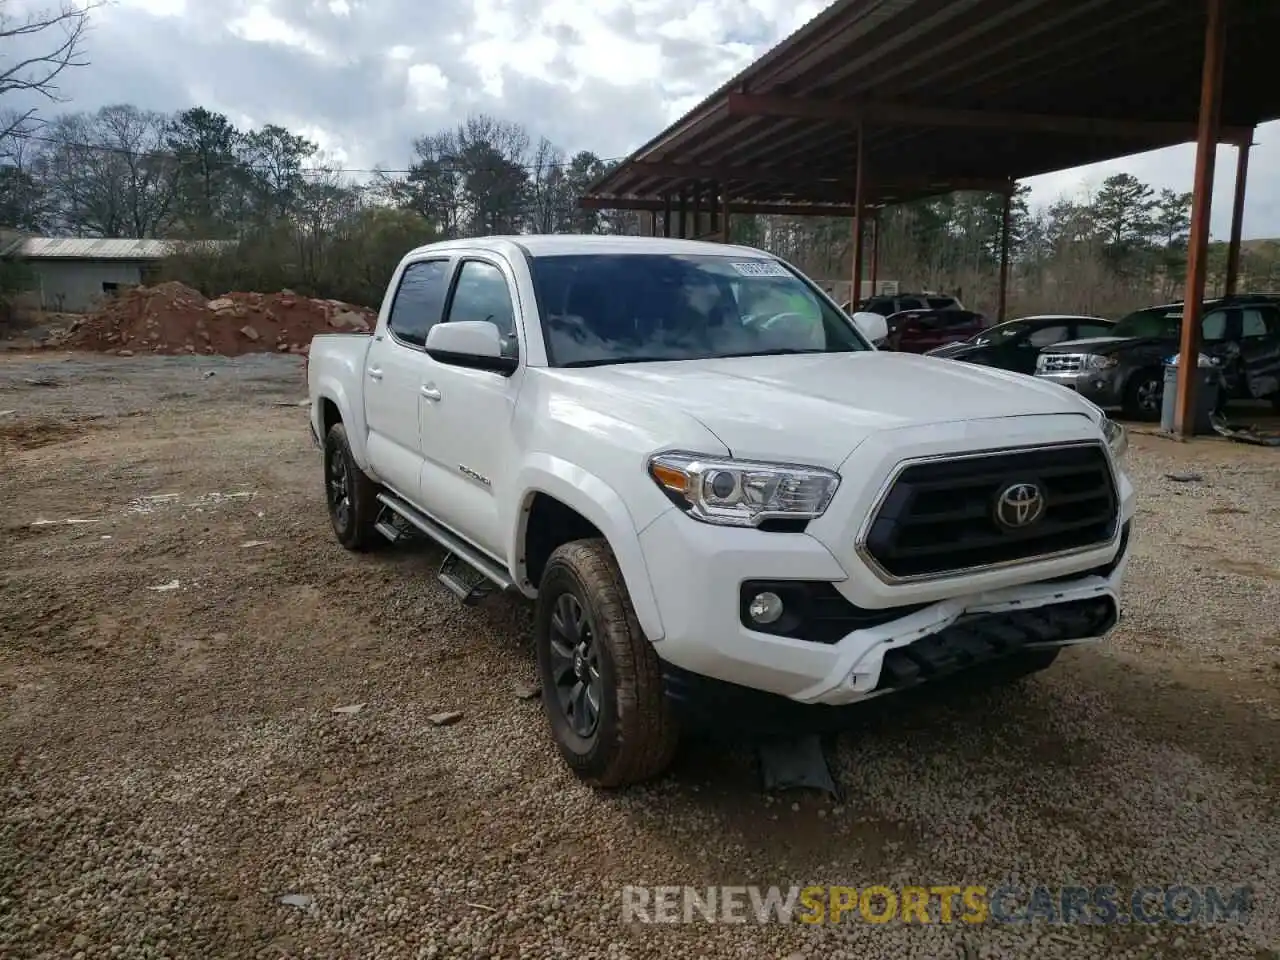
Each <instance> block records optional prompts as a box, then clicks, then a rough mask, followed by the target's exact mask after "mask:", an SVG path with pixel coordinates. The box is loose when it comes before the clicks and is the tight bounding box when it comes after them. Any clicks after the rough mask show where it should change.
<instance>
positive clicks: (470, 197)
mask: <svg viewBox="0 0 1280 960" xmlns="http://www.w3.org/2000/svg"><path fill="white" fill-rule="evenodd" d="M6 2H7V0H0V52H4V51H11V50H12V47H11V41H13V40H14V39H15V38H24V40H29V39H30V38H31V37H40V36H42V35H47V36H48V37H51V38H53V39H49V40H48V42H47V43H46V47H47V49H46V51H45V52H44V53H43V54H39V53H37V54H36V55H34V56H32V57H22V56H10V57H9V60H10V61H12V62H11V64H10V66H8V67H7V68H6V67H0V227H4V228H8V229H9V230H11V231H23V232H27V233H36V234H45V235H52V236H74V237H121V238H152V237H162V238H168V239H178V240H184V239H187V240H225V241H234V242H233V243H231V244H229V245H227V246H226V247H225V248H220V249H219V251H218V252H216V253H210V252H207V251H193V252H191V253H187V254H183V255H179V256H175V257H172V258H170V259H169V262H167V263H166V264H165V265H164V274H165V276H167V277H169V278H173V279H180V280H183V281H185V282H188V283H191V284H193V285H195V286H198V287H199V288H200V289H201V290H203V291H205V292H206V293H209V294H210V295H213V294H217V293H221V292H224V291H227V290H231V289H250V290H252V289H256V290H275V289H280V288H289V289H293V290H295V291H297V292H299V293H304V294H308V295H313V296H324V297H336V298H340V299H344V300H350V301H352V302H356V303H362V304H367V305H370V306H376V305H377V303H378V302H379V300H380V298H381V295H382V291H383V289H384V286H385V284H386V281H387V279H388V277H389V275H390V273H391V271H392V269H393V268H394V266H395V264H396V262H397V261H398V260H399V258H400V257H401V256H402V255H403V254H404V252H405V251H406V250H408V249H410V248H412V247H414V246H417V245H419V244H422V243H426V242H429V241H432V240H437V239H444V238H456V237H464V236H476V235H484V234H494V233H639V232H646V231H647V230H648V229H649V228H650V226H651V218H650V217H649V216H648V215H644V216H641V215H639V214H635V213H628V212H625V211H620V212H609V211H592V210H583V209H581V208H580V207H579V206H578V203H577V201H578V198H579V197H580V196H581V195H582V194H583V193H584V192H585V190H586V189H587V187H588V185H589V184H590V183H591V182H592V181H593V180H595V179H596V178H598V177H600V176H601V175H603V174H605V173H607V172H608V171H609V169H611V167H612V165H613V164H614V163H616V162H617V161H616V159H609V158H602V157H600V156H598V155H596V154H594V153H591V152H590V151H578V152H576V153H572V154H570V153H566V152H565V151H564V150H562V149H561V148H560V147H558V146H557V145H555V144H553V143H551V142H550V141H549V140H547V139H546V138H540V137H535V136H534V134H533V133H531V132H530V131H529V129H528V128H527V127H525V126H524V125H522V124H520V123H516V122H512V121H509V120H503V119H499V118H496V117H493V116H489V115H485V114H475V115H471V116H468V117H466V118H465V119H464V120H463V121H462V122H460V123H458V124H456V125H454V126H450V127H448V128H446V129H442V130H438V131H436V132H434V133H428V134H425V135H423V136H420V137H418V138H416V139H414V140H413V141H412V143H411V148H410V151H409V154H408V157H407V163H406V166H405V167H404V168H403V169H400V170H388V169H377V170H372V171H350V170H343V169H341V168H340V166H338V165H337V164H335V163H333V162H331V160H330V159H329V158H326V157H325V156H324V155H323V154H322V153H321V151H320V149H319V147H318V145H317V144H316V143H315V142H313V141H311V140H309V139H308V138H306V137H305V136H302V135H299V134H297V133H294V132H293V131H290V130H288V129H286V128H284V127H282V126H279V125H274V124H267V125H264V126H262V127H259V128H257V129H251V130H241V129H238V128H237V127H236V126H235V125H234V124H233V123H231V122H230V120H229V119H228V118H227V117H226V116H224V115H222V114H220V113H217V112H215V111H212V110H209V109H207V108H204V107H200V106H196V107H192V108H190V109H187V110H183V111H180V112H177V113H173V114H165V113H159V112H156V111H151V110H144V109H141V108H139V107H136V106H133V105H129V104H117V105H113V106H107V107H103V108H102V109H99V110H96V111H92V112H88V111H68V112H62V113H60V114H56V115H54V116H52V117H51V118H48V119H46V118H45V117H44V116H43V115H42V114H40V113H38V112H37V111H36V110H33V109H26V110H23V111H15V110H13V109H12V107H11V106H10V104H11V102H12V99H13V98H12V96H11V94H15V93H24V94H28V95H30V94H40V95H43V96H44V98H45V99H46V100H48V101H50V102H54V103H59V102H61V101H60V97H59V96H58V94H57V84H56V80H57V77H58V76H59V74H60V73H62V71H64V70H66V69H68V68H72V67H81V66H84V65H85V63H86V61H85V60H84V59H83V58H82V42H83V35H84V28H85V25H86V22H87V18H88V17H89V12H90V11H91V10H92V9H94V6H95V3H94V2H90V3H89V4H87V5H85V4H76V3H71V2H70V0H61V2H62V6H60V7H58V8H54V9H51V10H50V11H46V12H43V13H41V12H37V13H30V14H28V15H27V17H26V19H25V20H22V21H16V20H14V19H13V18H12V17H10V18H8V19H6V16H5V4H6ZM1028 201H1029V192H1028V190H1027V189H1026V188H1021V189H1019V190H1018V192H1017V193H1016V194H1015V196H1014V197H1013V202H1012V230H1011V235H1010V242H1009V246H1010V258H1011V285H1010V303H1009V307H1010V311H1011V312H1012V313H1014V314H1017V313H1030V312H1048V311H1080V312H1090V313H1099V314H1103V315H1114V314H1117V313H1121V312H1124V311H1126V310H1128V309H1130V308H1132V307H1135V306H1139V305H1142V304H1146V303H1150V302H1152V301H1153V299H1157V298H1159V299H1164V298H1170V297H1176V296H1180V295H1181V292H1182V291H1181V283H1182V275H1183V272H1184V268H1185V265H1186V247H1187V234H1188V230H1189V221H1190V209H1191V197H1190V194H1187V193H1178V192H1175V191H1171V190H1160V191H1157V190H1155V189H1154V188H1153V187H1151V186H1150V185H1148V184H1145V183H1143V182H1141V181H1140V180H1138V179H1137V178H1136V177H1134V176H1132V175H1131V174H1127V173H1122V174H1116V175H1114V176H1111V177H1109V178H1107V179H1106V180H1105V181H1104V182H1103V183H1102V185H1101V186H1100V188H1099V189H1097V191H1096V192H1095V193H1093V194H1092V195H1090V196H1086V197H1083V198H1077V199H1075V200H1068V199H1063V200H1060V201H1058V202H1057V203H1055V204H1053V205H1050V206H1048V207H1046V208H1038V209H1032V208H1031V206H1030V204H1029V202H1028ZM1002 219H1003V199H1002V198H1001V197H999V196H995V195H990V194H981V193H958V194H952V195H950V196H945V197H939V198H934V199H929V200H923V201H918V202H914V203H909V204H903V205H900V206H895V207H890V208H886V209H884V210H882V211H879V213H878V215H877V227H876V234H877V239H876V242H875V247H876V248H877V249H878V251H879V258H878V269H877V273H878V276H879V278H880V279H882V280H896V281H898V282H899V284H900V285H901V286H902V287H903V288H904V289H905V288H910V289H913V290H921V289H928V290H938V291H948V292H954V293H957V294H959V295H960V296H961V298H962V299H963V300H964V301H965V302H966V304H967V305H970V306H971V307H973V308H975V309H979V310H983V311H984V312H988V313H990V312H993V311H994V309H995V305H996V296H997V285H998V276H999V262H1000V251H1001V223H1002ZM850 226H851V225H850V221H849V220H847V219H839V218H787V217H763V216H745V215H735V216H734V218H733V220H732V223H731V228H730V229H731V238H732V239H733V240H735V241H737V242H740V243H746V244H750V245H752V246H757V247H762V248H764V249H767V250H771V251H773V252H774V253H777V254H778V255H780V256H783V257H785V258H787V259H789V260H791V261H792V262H794V263H796V264H797V265H798V266H800V267H801V268H803V269H805V270H806V271H807V272H808V273H810V275H812V276H814V277H816V278H818V279H821V280H823V281H825V282H827V285H828V286H831V287H835V289H836V290H840V288H841V285H842V282H843V289H844V291H845V292H847V289H848V285H847V281H848V278H849V276H850V273H851V272H852V271H851V266H852V250H853V244H852V233H851V229H850ZM871 247H872V244H871V243H869V242H868V243H867V244H866V249H867V251H868V254H869V251H870V249H871ZM1224 259H1225V253H1224V251H1223V250H1222V245H1221V244H1217V245H1214V247H1213V248H1212V249H1211V255H1210V287H1211V289H1212V288H1213V287H1214V285H1215V284H1219V283H1220V282H1221V277H1222V273H1223V269H1222V267H1223V260H1224ZM7 268H8V265H6V264H0V286H6V285H7V286H10V287H11V286H13V284H12V283H11V282H10V281H9V280H6V279H5V278H6V277H8V276H12V274H11V272H9V271H8V269H7ZM1241 271H1242V275H1243V285H1244V286H1246V287H1252V288H1254V289H1277V288H1280V244H1276V243H1268V242H1261V243H1254V244H1251V245H1249V247H1248V248H1247V249H1246V250H1245V251H1244V252H1243V255H1242V262H1241ZM870 275H871V266H870V264H869V263H867V264H866V265H865V266H864V271H863V276H864V278H867V277H869V276H870Z"/></svg>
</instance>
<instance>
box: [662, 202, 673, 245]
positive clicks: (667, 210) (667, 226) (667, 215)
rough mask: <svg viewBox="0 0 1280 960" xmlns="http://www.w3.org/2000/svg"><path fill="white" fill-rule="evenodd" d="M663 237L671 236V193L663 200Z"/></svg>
mask: <svg viewBox="0 0 1280 960" xmlns="http://www.w3.org/2000/svg"><path fill="white" fill-rule="evenodd" d="M662 235H663V236H664V237H669V236H671V194H669V193H668V194H666V195H664V196H663V198H662Z"/></svg>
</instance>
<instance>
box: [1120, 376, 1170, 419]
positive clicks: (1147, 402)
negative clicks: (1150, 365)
mask: <svg viewBox="0 0 1280 960" xmlns="http://www.w3.org/2000/svg"><path fill="white" fill-rule="evenodd" d="M1163 403H1164V374H1163V371H1160V370H1140V371H1138V372H1137V373H1135V374H1134V375H1133V376H1132V377H1130V378H1129V383H1128V385H1127V386H1126V387H1125V391H1124V414H1125V416H1126V417H1128V418H1129V419H1130V420H1140V421H1144V422H1147V423H1150V422H1153V421H1156V420H1159V419H1160V413H1161V409H1162V405H1163Z"/></svg>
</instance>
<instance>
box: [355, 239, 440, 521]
mask: <svg viewBox="0 0 1280 960" xmlns="http://www.w3.org/2000/svg"><path fill="white" fill-rule="evenodd" d="M449 266H450V261H449V260H448V258H444V259H434V260H419V261H414V262H412V263H409V264H408V265H407V266H406V267H405V269H404V272H403V273H402V274H401V276H400V281H399V284H398V286H397V288H396V293H395V297H394V299H393V300H392V304H391V311H390V313H389V314H388V317H387V325H386V329H385V330H381V331H379V332H378V333H377V334H375V335H374V338H373V343H371V344H370V345H369V352H368V354H367V356H366V357H365V369H364V370H363V371H361V375H362V376H363V378H364V411H365V421H366V424H367V426H368V430H369V437H368V451H369V465H370V467H371V468H372V470H373V472H374V474H375V475H376V476H377V478H378V479H379V480H381V481H382V482H383V483H385V484H386V485H387V486H388V487H390V488H391V489H392V490H394V491H395V492H396V493H398V494H400V495H401V496H404V497H409V498H410V499H412V498H413V497H414V495H415V494H416V493H417V490H418V477H419V475H420V474H421V471H422V444H421V425H420V423H419V413H418V398H419V396H420V393H421V389H422V376H423V370H424V367H425V365H426V354H425V353H424V352H423V349H422V348H423V345H424V344H425V343H426V340H427V331H428V330H430V329H431V327H432V325H433V324H435V323H437V322H438V321H439V320H440V315H441V312H442V310H443V307H444V299H445V295H446V293H447V292H448V289H449Z"/></svg>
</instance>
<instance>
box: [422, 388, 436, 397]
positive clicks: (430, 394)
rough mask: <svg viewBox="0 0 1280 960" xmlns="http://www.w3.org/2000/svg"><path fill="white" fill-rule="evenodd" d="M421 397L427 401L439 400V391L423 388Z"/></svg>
mask: <svg viewBox="0 0 1280 960" xmlns="http://www.w3.org/2000/svg"><path fill="white" fill-rule="evenodd" d="M422 395H423V396H424V397H426V398H427V399H428V400H439V399H440V391H439V390H437V389H436V388H435V387H428V386H424V387H423V388H422Z"/></svg>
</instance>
